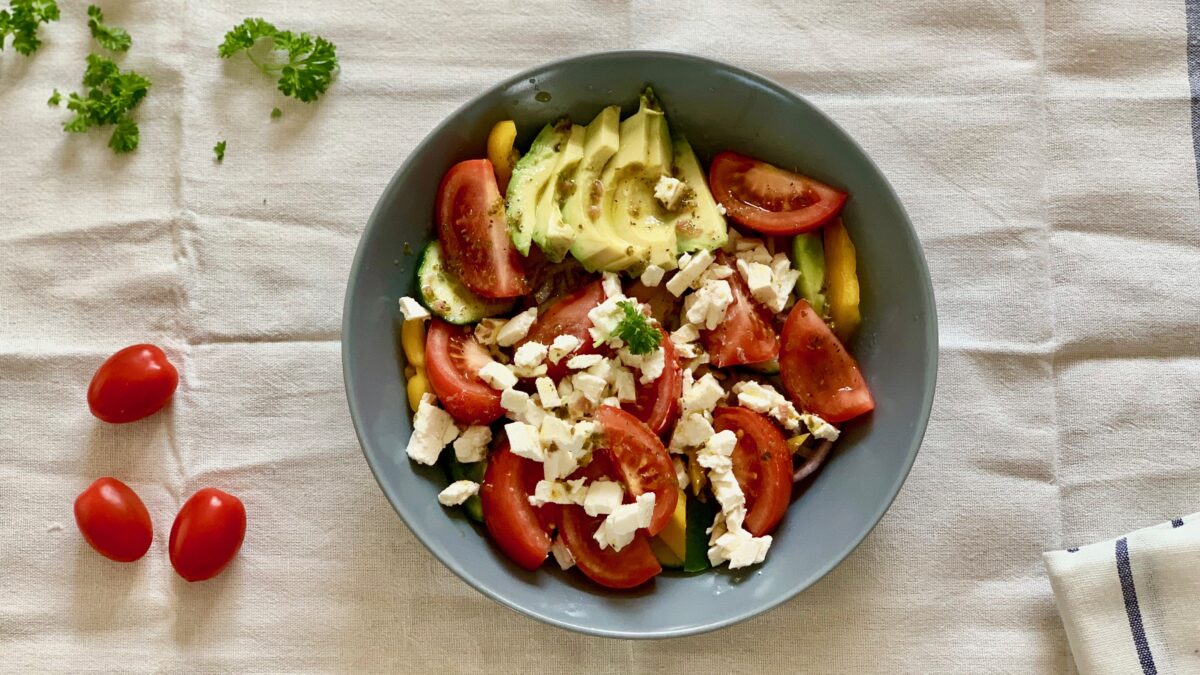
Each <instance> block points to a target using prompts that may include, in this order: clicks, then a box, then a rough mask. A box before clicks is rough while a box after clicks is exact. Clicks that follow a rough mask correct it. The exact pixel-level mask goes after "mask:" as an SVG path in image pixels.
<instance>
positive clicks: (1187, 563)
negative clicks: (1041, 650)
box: [1043, 513, 1200, 675]
mask: <svg viewBox="0 0 1200 675" xmlns="http://www.w3.org/2000/svg"><path fill="white" fill-rule="evenodd" d="M1043 559H1044V561H1045V563H1046V569H1047V570H1048V571H1049V573H1050V583H1051V585H1052V586H1053V587H1054V597H1055V599H1056V600H1057V602H1058V612H1059V614H1060V615H1061V616H1062V621H1063V626H1064V627H1065V628H1066V631H1067V638H1068V639H1069V640H1070V642H1071V651H1072V652H1073V653H1074V655H1075V665H1076V666H1077V667H1078V668H1079V672H1080V673H1085V674H1089V673H1143V674H1144V675H1155V674H1157V673H1163V674H1164V675H1166V674H1170V673H1200V513H1196V514H1193V515H1191V516H1186V517H1184V518H1176V519H1174V520H1172V521H1169V522H1166V523H1162V524H1161V525H1155V526H1153V527H1147V528H1145V529H1141V530H1137V531H1136V532H1131V533H1130V534H1127V535H1125V536H1123V537H1120V538H1119V539H1111V540H1109V541H1104V542H1100V543H1098V544H1092V545H1090V546H1083V547H1079V548H1069V549H1067V550H1065V551H1050V552H1048V553H1045V554H1043Z"/></svg>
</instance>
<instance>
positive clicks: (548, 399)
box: [533, 377, 563, 408]
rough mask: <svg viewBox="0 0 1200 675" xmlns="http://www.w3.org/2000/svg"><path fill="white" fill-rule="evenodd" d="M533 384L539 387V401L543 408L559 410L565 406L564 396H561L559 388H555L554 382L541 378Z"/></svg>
mask: <svg viewBox="0 0 1200 675" xmlns="http://www.w3.org/2000/svg"><path fill="white" fill-rule="evenodd" d="M533 384H534V386H535V387H537V394H538V399H539V400H540V401H541V404H542V407H543V408H557V407H559V406H560V405H562V404H563V400H562V396H559V394H558V388H557V387H555V386H554V380H552V379H550V378H548V377H539V378H538V379H537V380H535V381H534V383H533Z"/></svg>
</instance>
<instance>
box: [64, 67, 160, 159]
mask: <svg viewBox="0 0 1200 675" xmlns="http://www.w3.org/2000/svg"><path fill="white" fill-rule="evenodd" d="M83 86H84V87H87V88H88V89H87V93H86V94H85V95H82V96H81V95H79V94H76V93H72V94H71V95H70V96H69V97H68V99H67V109H68V110H70V111H72V112H74V113H75V116H74V117H72V118H71V119H70V120H67V121H66V122H64V123H63V131H67V132H69V133H73V134H80V133H83V132H85V131H87V130H88V129H91V128H92V127H100V126H107V125H115V126H116V129H114V130H113V133H112V137H111V138H109V139H108V147H110V148H112V149H113V152H116V153H123V152H130V151H132V150H134V149H135V148H137V146H138V125H137V122H134V121H133V119H132V118H131V117H129V112H130V111H131V110H133V109H134V108H135V107H137V104H138V103H141V102H142V99H143V98H145V97H146V92H147V91H149V90H150V80H147V79H146V78H144V77H142V76H141V75H138V74H137V73H135V72H133V71H132V70H128V71H125V72H121V69H120V68H118V67H117V64H115V63H113V62H112V61H111V60H109V59H106V58H104V57H103V56H100V55H99V54H88V57H87V70H85V71H84V72H83Z"/></svg>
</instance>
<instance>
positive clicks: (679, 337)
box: [671, 323, 700, 346]
mask: <svg viewBox="0 0 1200 675" xmlns="http://www.w3.org/2000/svg"><path fill="white" fill-rule="evenodd" d="M699 339H700V329H699V328H696V327H695V326H694V325H692V324H690V323H685V324H683V325H682V326H680V327H679V329H678V330H676V331H675V332H674V333H671V342H673V343H675V345H676V346H679V345H686V344H688V343H691V342H695V341H696V340H699Z"/></svg>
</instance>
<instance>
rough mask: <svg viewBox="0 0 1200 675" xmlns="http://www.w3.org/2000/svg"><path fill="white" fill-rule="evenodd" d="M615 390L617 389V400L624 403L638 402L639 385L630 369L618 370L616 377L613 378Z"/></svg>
mask: <svg viewBox="0 0 1200 675" xmlns="http://www.w3.org/2000/svg"><path fill="white" fill-rule="evenodd" d="M613 388H614V389H616V392H617V398H619V399H621V400H622V401H636V400H637V383H636V382H635V381H634V379H633V373H631V372H629V369H628V368H620V369H618V370H617V372H616V376H615V377H614V378H613Z"/></svg>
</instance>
